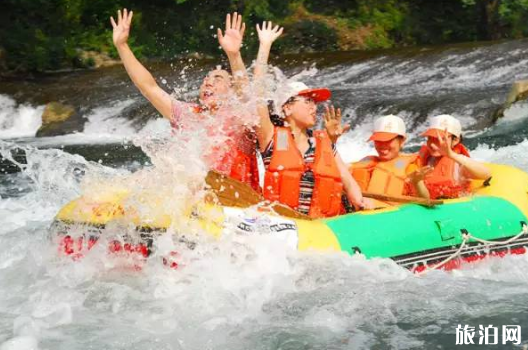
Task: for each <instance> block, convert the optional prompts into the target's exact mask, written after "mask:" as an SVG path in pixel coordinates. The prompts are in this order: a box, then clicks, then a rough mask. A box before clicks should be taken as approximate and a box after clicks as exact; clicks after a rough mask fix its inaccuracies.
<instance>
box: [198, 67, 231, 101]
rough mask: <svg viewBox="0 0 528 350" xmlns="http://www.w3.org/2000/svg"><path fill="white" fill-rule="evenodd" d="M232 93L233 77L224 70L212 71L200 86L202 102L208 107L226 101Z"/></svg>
mask: <svg viewBox="0 0 528 350" xmlns="http://www.w3.org/2000/svg"><path fill="white" fill-rule="evenodd" d="M230 93H231V76H230V75H229V73H228V72H226V71H225V70H223V69H215V70H213V71H211V72H210V73H209V74H207V76H206V77H205V79H204V80H203V82H202V85H201V86H200V102H201V103H202V104H204V105H206V106H208V107H212V106H214V105H216V104H217V103H218V102H219V101H220V100H225V99H226V98H227V97H228V95H229V94H230Z"/></svg>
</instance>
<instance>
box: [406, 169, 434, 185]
mask: <svg viewBox="0 0 528 350" xmlns="http://www.w3.org/2000/svg"><path fill="white" fill-rule="evenodd" d="M431 171H433V167H432V166H424V167H421V168H420V169H418V170H416V171H414V172H412V173H410V174H409V175H408V176H407V181H409V182H411V183H413V184H417V183H418V182H420V181H423V180H424V178H425V177H426V176H427V174H429V173H430V172H431Z"/></svg>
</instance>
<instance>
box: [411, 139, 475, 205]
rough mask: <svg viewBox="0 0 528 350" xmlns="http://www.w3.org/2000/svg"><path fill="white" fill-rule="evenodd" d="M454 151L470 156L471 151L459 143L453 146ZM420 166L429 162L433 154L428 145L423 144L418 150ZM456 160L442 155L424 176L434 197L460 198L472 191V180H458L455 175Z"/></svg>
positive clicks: (430, 193)
mask: <svg viewBox="0 0 528 350" xmlns="http://www.w3.org/2000/svg"><path fill="white" fill-rule="evenodd" d="M453 151H455V152H456V153H458V154H462V155H464V156H466V157H469V151H468V150H467V148H466V147H464V145H462V144H461V143H459V144H458V145H456V146H455V147H453ZM418 157H419V164H420V166H426V165H428V164H429V159H430V157H431V154H430V153H429V150H428V148H427V146H426V145H423V146H422V148H420V151H419V152H418ZM455 171H456V162H455V161H454V160H453V159H451V158H449V157H441V158H440V160H438V162H437V163H436V165H435V166H434V169H433V171H431V172H430V173H429V174H427V176H426V177H425V178H424V182H425V185H426V186H427V189H428V190H429V195H430V196H431V198H432V199H436V198H458V197H461V196H464V195H466V194H468V193H469V192H470V191H471V188H470V181H469V180H467V179H465V180H462V182H460V180H459V181H457V180H456V177H455Z"/></svg>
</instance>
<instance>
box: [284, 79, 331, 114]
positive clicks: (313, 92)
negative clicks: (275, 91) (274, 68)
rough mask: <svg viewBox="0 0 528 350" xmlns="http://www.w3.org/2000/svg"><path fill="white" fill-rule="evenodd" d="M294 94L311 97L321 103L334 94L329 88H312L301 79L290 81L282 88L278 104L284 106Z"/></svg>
mask: <svg viewBox="0 0 528 350" xmlns="http://www.w3.org/2000/svg"><path fill="white" fill-rule="evenodd" d="M294 96H305V97H309V98H311V99H313V100H314V101H315V102H316V103H319V102H323V101H326V100H328V99H329V98H330V96H332V93H331V92H330V90H328V89H327V88H317V89H310V88H309V87H308V86H307V85H306V84H304V83H301V82H299V81H293V82H288V83H287V84H285V86H284V87H283V88H282V89H281V90H280V93H279V98H278V99H277V106H278V107H279V108H282V106H283V105H284V104H285V103H286V102H288V100H289V99H290V98H292V97H294Z"/></svg>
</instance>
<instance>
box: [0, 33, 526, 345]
mask: <svg viewBox="0 0 528 350" xmlns="http://www.w3.org/2000/svg"><path fill="white" fill-rule="evenodd" d="M527 54H528V42H526V41H513V42H505V43H496V44H489V45H485V46H452V47H447V48H434V49H413V50H407V51H398V52H379V53H374V54H368V55H367V54H364V53H341V54H333V55H326V56H316V57H308V58H306V60H305V59H304V58H303V59H300V58H299V57H295V58H291V59H289V62H286V63H285V67H284V71H285V72H286V74H287V75H289V76H291V75H297V79H302V80H304V81H305V82H307V83H309V84H310V85H312V86H328V87H329V88H331V89H332V91H333V93H334V96H333V101H334V102H335V103H336V104H338V105H339V106H341V107H342V108H344V110H345V113H346V114H347V120H348V121H349V122H351V123H352V125H353V128H352V131H351V132H350V133H348V134H347V135H345V136H344V137H343V138H342V139H341V140H340V142H339V145H338V148H339V151H340V152H341V154H342V155H343V158H345V159H346V160H349V161H351V160H355V159H358V158H361V157H362V156H364V155H366V154H368V153H369V152H372V147H371V146H370V145H369V144H367V143H366V142H365V140H366V138H367V137H368V130H369V125H370V123H371V122H372V120H373V118H374V117H376V116H378V115H380V114H386V113H395V114H398V115H400V116H402V117H403V118H404V119H405V120H406V122H407V125H408V128H409V130H410V133H411V137H410V140H409V147H410V149H414V148H415V147H416V146H417V145H418V144H419V142H420V139H419V138H418V137H417V135H418V134H419V133H420V132H421V131H423V130H424V129H425V124H424V121H425V118H426V117H427V116H428V115H432V114H439V113H452V114H454V115H456V116H457V117H459V118H460V119H461V120H462V121H463V124H464V127H465V130H466V140H467V144H468V145H469V146H470V149H471V151H472V155H473V156H474V157H476V158H479V159H482V160H486V161H489V162H496V163H504V164H510V165H514V166H516V167H519V168H521V169H522V170H524V171H528V158H526V156H525V154H526V153H527V152H528V120H527V117H528V105H526V104H523V103H519V104H516V105H514V106H513V107H512V108H511V109H510V110H508V111H506V116H505V117H504V118H503V119H502V120H500V121H499V122H497V123H496V124H494V123H492V120H491V116H492V113H493V111H494V110H495V109H496V108H497V107H498V106H500V105H501V103H502V102H503V100H504V98H505V97H506V94H507V92H508V89H509V86H510V84H511V83H512V81H514V80H518V79H523V78H524V79H526V78H528V58H527V57H528V56H527ZM207 64H209V67H210V66H212V65H211V62H200V63H193V64H187V63H185V62H178V64H175V65H174V66H173V67H171V66H170V65H163V66H161V67H158V66H153V67H152V69H153V71H155V72H156V78H159V79H160V81H161V82H162V83H163V84H165V85H166V86H167V88H168V89H173V90H175V91H174V93H175V94H176V95H177V96H178V97H181V98H186V99H189V100H190V99H192V97H193V96H195V95H196V87H197V85H198V82H199V77H200V76H201V75H202V74H203V73H202V71H203V69H204V67H208V66H207ZM186 66H189V67H186ZM182 81H184V82H185V83H182ZM0 93H2V95H0V138H3V139H4V140H3V141H2V140H0V151H2V152H3V154H4V155H5V154H7V150H8V149H10V148H12V147H14V146H22V147H25V148H26V149H27V151H26V153H27V162H28V166H27V167H26V168H25V171H24V172H19V173H12V174H3V175H0V246H1V247H2V249H1V250H0V344H1V345H0V349H1V350H7V349H9V350H11V349H197V350H198V349H452V348H455V347H456V345H455V343H456V327H457V326H458V325H462V326H463V325H468V326H472V327H475V328H476V332H475V338H474V340H475V343H477V345H474V346H467V348H493V349H495V348H496V349H501V348H504V349H512V348H519V349H521V348H522V344H528V293H526V291H527V290H528V256H509V257H506V258H503V259H492V260H486V261H483V262H482V263H479V264H475V265H471V266H465V267H463V268H462V269H460V270H457V271H453V272H449V273H447V272H443V271H434V272H432V273H430V274H428V275H426V276H423V277H417V276H414V275H412V274H411V273H409V272H408V271H407V270H404V269H402V268H400V267H399V266H397V265H396V264H394V263H393V262H392V261H391V260H386V259H374V260H370V261H366V260H365V259H363V258H362V257H361V256H353V257H351V256H348V255H345V254H323V253H315V252H302V253H301V252H297V251H295V250H292V249H291V248H289V247H288V245H285V244H284V243H283V242H282V241H280V240H279V239H276V238H272V237H268V236H255V237H252V238H249V239H248V240H246V241H244V242H240V241H238V240H237V239H236V237H235V236H232V237H227V239H225V240H222V241H218V242H208V243H207V244H199V245H198V246H197V248H196V249H194V250H192V251H188V250H186V249H185V248H184V247H179V248H178V249H181V250H179V251H180V253H181V257H180V260H179V262H180V264H181V265H182V266H183V267H182V268H180V269H177V270H172V269H168V268H166V267H165V266H164V265H163V264H162V263H160V259H159V257H154V258H153V259H151V260H150V261H148V262H147V263H146V265H145V266H143V268H142V269H141V270H140V271H137V270H135V269H131V268H129V267H127V266H129V265H127V264H126V262H125V263H123V262H121V261H116V260H115V259H112V258H109V257H107V256H106V254H104V252H103V251H102V250H100V251H99V250H97V249H94V251H93V252H92V253H91V254H89V255H88V256H87V257H86V258H85V259H82V260H81V261H77V262H72V261H71V260H70V259H64V258H60V257H58V256H57V252H56V248H55V246H54V245H53V244H51V243H50V240H49V237H48V228H49V226H50V224H51V222H52V221H53V217H54V215H55V214H56V213H57V212H58V210H59V209H60V208H61V207H62V206H63V205H64V204H66V203H67V202H68V201H70V200H72V199H74V198H76V197H77V196H79V194H81V193H85V194H86V193H87V192H90V191H91V190H93V188H92V187H91V184H94V183H96V182H97V181H98V182H99V183H101V182H103V183H104V182H106V183H110V184H113V185H115V184H116V183H119V184H120V185H123V184H127V183H128V184H130V182H126V181H123V180H122V179H126V178H130V177H134V176H135V178H134V181H136V182H132V183H133V184H137V183H141V181H142V180H143V181H148V180H145V179H141V177H142V176H143V175H137V174H143V173H146V174H147V175H148V174H152V172H149V170H148V169H150V168H152V167H150V165H151V163H154V165H155V167H156V166H159V167H163V165H160V163H159V162H157V160H156V159H149V158H147V157H145V156H144V155H138V156H135V155H134V154H135V153H132V148H133V144H135V145H136V146H137V145H139V146H143V147H144V148H145V149H144V151H145V152H146V153H148V154H150V153H149V149H148V144H146V143H145V142H144V140H145V139H148V138H150V137H152V135H157V136H159V135H166V134H167V133H168V130H169V126H168V123H166V122H164V121H163V120H159V119H154V118H153V117H154V116H155V113H153V112H152V111H151V110H150V109H148V107H147V106H145V102H144V100H143V99H142V98H141V97H140V96H139V95H138V94H137V93H136V92H135V90H134V88H133V87H132V86H131V84H130V83H129V82H128V80H126V76H125V74H124V73H123V69H122V67H114V68H111V69H107V70H104V71H98V72H84V73H71V74H67V75H60V76H56V77H46V78H42V79H41V80H37V81H35V80H33V81H25V82H14V81H12V82H7V83H5V84H2V87H0ZM52 99H59V100H62V101H67V102H69V103H72V104H75V105H76V106H81V107H82V108H81V112H82V113H83V116H84V119H85V123H84V126H82V131H81V132H79V133H77V134H70V135H64V136H56V137H48V138H38V139H37V138H35V137H34V134H35V132H36V130H37V128H38V126H39V125H40V121H39V116H40V113H41V112H42V110H43V104H44V103H45V102H47V101H49V100H52ZM138 140H140V141H138ZM141 140H143V141H141ZM73 145H81V146H83V147H85V148H86V149H88V153H86V152H85V153H84V154H83V155H84V157H83V156H80V155H75V154H70V153H68V152H65V150H68V147H72V146H73ZM116 145H117V146H116ZM96 146H97V147H98V148H97V150H98V153H97V155H94V153H93V152H92V153H90V150H93V149H95V148H94V147H96ZM42 147H44V148H46V149H39V148H42ZM90 147H91V148H90ZM178 147H179V146H178ZM101 150H102V151H101ZM176 150H177V151H175V152H174V155H175V156H174V159H176V161H175V163H176V168H177V169H178V170H177V171H176V174H179V177H178V176H176V177H174V172H169V173H165V172H162V175H160V173H155V172H154V174H155V175H156V176H169V178H170V176H173V177H172V178H173V179H174V178H176V179H181V178H183V177H185V172H186V171H191V170H192V171H196V172H197V173H199V172H200V171H201V170H200V169H199V167H198V168H193V166H192V165H189V164H188V163H185V165H186V167H183V168H182V167H181V166H179V165H178V164H177V163H178V160H181V161H182V162H185V161H186V160H185V159H186V158H189V155H188V154H187V155H186V154H183V156H182V153H184V150H185V149H182V148H177V147H176ZM110 153H112V154H113V155H114V156H115V157H114V158H111V157H110V155H109V154H110ZM127 155H128V156H127ZM184 156H186V157H184ZM105 157H106V158H105ZM98 158H101V162H97V160H98ZM110 158H111V159H110ZM154 158H155V157H154ZM87 159H90V160H94V161H89V160H87ZM112 159H113V160H112ZM162 159H163V161H164V162H169V163H171V162H172V161H168V160H167V159H168V158H167V154H165V156H164V158H162ZM158 160H159V159H158ZM171 164H172V163H171ZM172 165H174V164H172ZM145 166H147V167H150V168H145V169H147V170H145V169H143V170H141V169H142V168H144V167H145ZM155 167H154V168H155ZM138 169H139V170H138ZM143 177H145V176H143ZM138 178H140V179H139V180H138ZM87 179H90V180H89V181H88V180H87ZM94 179H96V180H97V181H96V180H94ZM116 179H119V180H116ZM164 179H166V178H164ZM156 180H158V181H150V182H154V183H155V184H154V185H152V186H154V187H149V189H152V188H154V189H156V188H157V187H156V186H161V187H158V188H159V189H160V191H173V189H172V187H177V189H176V190H174V191H176V192H177V191H183V192H185V188H183V189H182V188H180V187H178V183H176V184H175V186H172V184H171V182H170V180H169V181H167V183H165V184H164V185H163V184H160V183H163V181H159V180H160V178H159V177H158V178H156ZM137 181H139V182H137ZM156 182H157V184H156ZM183 187H185V186H183ZM103 188H104V187H103ZM99 190H100V189H99ZM176 192H175V193H176ZM166 193H169V194H172V192H166ZM178 193H179V192H178ZM178 193H176V194H175V195H176V196H178V195H179V194H178ZM180 194H181V193H180ZM176 198H179V197H176ZM176 202H177V201H176ZM171 203H172V204H175V205H177V204H178V203H175V202H174V201H173V202H171ZM157 244H158V245H159V246H163V245H168V246H172V244H173V242H172V241H170V242H169V241H167V240H166V239H164V238H160V240H159V242H157ZM480 325H482V326H484V327H486V326H490V325H492V326H494V327H497V328H498V333H499V336H498V339H497V340H498V342H499V344H498V345H493V346H491V345H488V346H486V345H480V346H479V345H478V341H479V334H478V329H479V326H480ZM505 325H519V326H521V329H522V340H523V343H522V344H521V345H518V346H514V345H512V344H505V345H503V344H502V340H503V337H502V326H505Z"/></svg>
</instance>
